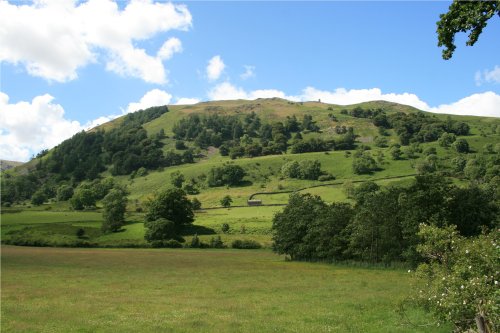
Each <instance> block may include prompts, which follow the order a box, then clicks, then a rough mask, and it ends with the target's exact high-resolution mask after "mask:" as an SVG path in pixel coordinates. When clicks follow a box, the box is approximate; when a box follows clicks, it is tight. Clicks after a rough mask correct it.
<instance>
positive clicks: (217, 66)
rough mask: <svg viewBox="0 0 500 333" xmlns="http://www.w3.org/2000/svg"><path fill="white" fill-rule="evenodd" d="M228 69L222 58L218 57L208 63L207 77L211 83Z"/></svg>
mask: <svg viewBox="0 0 500 333" xmlns="http://www.w3.org/2000/svg"><path fill="white" fill-rule="evenodd" d="M224 68H226V65H225V64H224V62H223V61H222V59H221V57H220V56H218V55H216V56H214V57H212V59H210V60H209V61H208V65H207V77H208V79H209V80H210V81H215V80H217V79H219V77H220V76H221V74H222V72H223V71H224Z"/></svg>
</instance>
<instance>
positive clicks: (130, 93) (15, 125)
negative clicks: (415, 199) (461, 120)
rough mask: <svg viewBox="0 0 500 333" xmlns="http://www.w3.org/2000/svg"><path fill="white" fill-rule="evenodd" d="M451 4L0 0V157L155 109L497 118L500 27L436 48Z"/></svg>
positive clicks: (18, 156)
mask: <svg viewBox="0 0 500 333" xmlns="http://www.w3.org/2000/svg"><path fill="white" fill-rule="evenodd" d="M449 4H450V2H430V1H423V2H407V1H404V2H396V1H388V2H377V1H371V2H356V1H354V2H185V3H181V2H175V3H173V4H172V3H168V2H160V3H155V2H149V1H135V2H134V1H133V2H119V3H118V4H116V3H113V2H112V1H111V0H90V1H88V2H87V1H83V2H82V1H81V2H76V3H74V2H72V1H66V2H64V1H63V2H62V4H61V1H59V2H58V3H55V2H53V1H41V2H40V3H38V4H33V3H31V2H6V1H0V31H4V32H3V33H2V32H0V45H2V50H1V51H0V62H1V63H0V66H1V82H0V92H1V93H0V139H1V142H0V158H3V159H13V160H27V159H29V157H30V156H31V155H32V154H33V153H36V152H37V151H39V150H41V149H44V148H50V147H52V146H54V145H56V144H57V143H59V142H61V141H62V140H63V139H65V138H67V137H69V136H71V135H72V134H74V133H75V132H77V131H79V130H82V129H85V128H88V127H89V126H93V125H96V124H98V123H100V122H103V121H106V120H109V119H112V118H113V117H116V116H118V115H122V114H123V113H126V112H132V111H135V110H136V109H138V108H143V107H148V106H152V105H155V104H165V103H168V104H176V103H179V102H180V103H193V102H196V101H205V100H214V99H235V98H244V99H254V98H258V97H273V96H277V97H284V98H288V99H292V100H317V99H319V98H320V99H321V100H322V101H324V102H329V103H335V104H351V103H357V102H362V101H366V100H373V99H385V100H391V101H395V102H399V103H404V104H409V105H413V106H416V107H418V108H420V109H423V110H426V111H431V112H443V113H455V114H473V115H489V116H497V117H499V116H500V57H499V56H498V55H499V54H500V44H499V43H498V35H499V33H500V19H498V18H497V17H495V18H493V19H491V20H490V21H489V23H488V26H487V28H486V29H485V30H484V31H483V33H482V35H481V36H480V39H479V41H478V42H477V43H476V45H475V46H473V47H466V46H465V40H466V36H465V34H463V35H460V36H457V38H456V42H457V46H458V47H457V49H456V51H455V54H454V56H453V58H452V59H451V60H449V61H445V60H443V59H442V58H441V50H440V49H439V48H438V47H437V36H436V21H437V20H438V19H439V14H440V13H444V12H446V11H447V8H448V6H449Z"/></svg>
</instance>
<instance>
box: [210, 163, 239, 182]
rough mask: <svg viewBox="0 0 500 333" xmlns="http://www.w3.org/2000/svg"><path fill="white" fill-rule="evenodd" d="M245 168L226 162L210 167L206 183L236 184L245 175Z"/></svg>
mask: <svg viewBox="0 0 500 333" xmlns="http://www.w3.org/2000/svg"><path fill="white" fill-rule="evenodd" d="M245 174H246V173H245V170H244V169H243V168H242V167H240V166H239V165H234V164H226V165H224V166H222V167H215V168H212V169H210V172H209V174H208V178H207V183H208V186H210V187H216V186H223V185H229V186H233V185H238V184H239V183H240V182H241V181H242V180H243V177H245Z"/></svg>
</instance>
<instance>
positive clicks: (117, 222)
mask: <svg viewBox="0 0 500 333" xmlns="http://www.w3.org/2000/svg"><path fill="white" fill-rule="evenodd" d="M102 204H103V206H104V211H103V213H102V215H103V218H104V221H103V223H102V227H101V229H102V231H103V232H117V231H118V230H120V228H121V227H122V226H123V225H124V223H125V210H126V208H127V197H126V195H125V193H124V191H122V190H119V189H112V190H111V191H109V193H108V194H106V196H105V197H104V199H103V200H102Z"/></svg>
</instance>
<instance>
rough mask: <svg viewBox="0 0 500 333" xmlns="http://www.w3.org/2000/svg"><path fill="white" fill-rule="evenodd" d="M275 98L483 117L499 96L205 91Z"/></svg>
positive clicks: (215, 96)
mask: <svg viewBox="0 0 500 333" xmlns="http://www.w3.org/2000/svg"><path fill="white" fill-rule="evenodd" d="M272 97H279V98H284V99H287V100H291V101H303V102H306V101H317V100H321V102H323V103H330V104H338V105H349V104H357V103H362V102H369V101H380V100H383V101H388V102H394V103H400V104H405V105H410V106H413V107H415V108H417V109H420V110H423V111H428V112H434V113H447V114H456V115H473V116H485V117H500V95H498V94H496V93H494V92H491V91H487V92H484V93H479V94H473V95H471V96H468V97H465V98H462V99H460V100H459V101H457V102H454V103H450V104H442V105H439V106H436V107H431V106H429V104H428V103H426V102H425V101H423V100H421V99H420V98H419V97H418V96H417V95H415V94H411V93H402V94H395V93H387V94H385V93H382V91H381V90H380V89H379V88H372V89H350V90H347V89H345V88H337V89H335V90H333V91H327V90H319V89H316V88H314V87H306V88H305V89H303V90H302V93H301V94H299V95H296V96H290V95H286V94H285V93H284V92H283V91H280V90H275V89H266V90H253V91H245V90H244V89H243V88H241V87H236V86H234V85H232V84H231V83H229V82H223V83H220V84H218V85H216V86H215V87H214V88H213V89H211V90H210V91H209V92H208V98H209V99H210V100H231V99H247V100H254V99H257V98H272Z"/></svg>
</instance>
